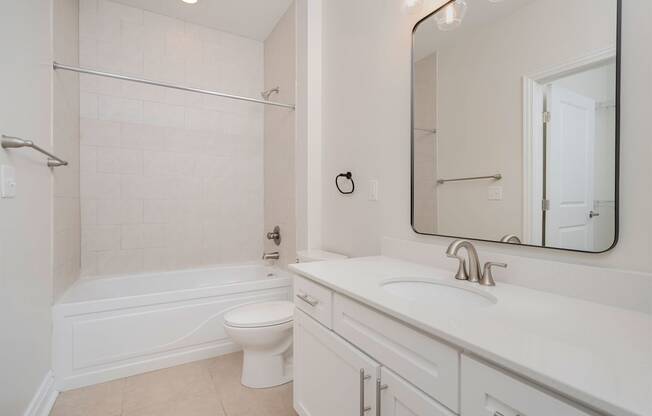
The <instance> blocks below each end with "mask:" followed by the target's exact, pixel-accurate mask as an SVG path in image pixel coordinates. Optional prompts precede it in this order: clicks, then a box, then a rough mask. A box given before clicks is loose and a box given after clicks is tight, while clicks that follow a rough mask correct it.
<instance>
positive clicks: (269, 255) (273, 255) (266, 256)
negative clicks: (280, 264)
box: [263, 251, 281, 260]
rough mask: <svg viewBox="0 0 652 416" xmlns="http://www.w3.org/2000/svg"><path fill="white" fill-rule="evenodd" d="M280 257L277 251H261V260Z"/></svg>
mask: <svg viewBox="0 0 652 416" xmlns="http://www.w3.org/2000/svg"><path fill="white" fill-rule="evenodd" d="M280 258H281V254H280V253H279V252H278V251H270V252H269V253H263V260H278V259H280Z"/></svg>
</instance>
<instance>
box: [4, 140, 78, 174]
mask: <svg viewBox="0 0 652 416" xmlns="http://www.w3.org/2000/svg"><path fill="white" fill-rule="evenodd" d="M0 145H1V146H2V148H3V149H18V148H20V147H31V148H32V149H34V150H36V151H37V152H41V153H43V154H44V155H46V156H47V157H48V166H49V167H51V168H56V167H59V166H68V162H66V161H65V160H63V159H60V158H58V157H56V156H55V155H53V154H52V153H50V152H48V151H46V150H44V149H42V148H40V147H39V146H37V145H35V144H34V142H33V141H31V140H23V139H21V138H20V137H13V136H6V135H4V134H3V135H2V141H1V142H0Z"/></svg>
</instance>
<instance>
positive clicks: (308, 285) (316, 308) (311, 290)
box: [294, 276, 333, 329]
mask: <svg viewBox="0 0 652 416" xmlns="http://www.w3.org/2000/svg"><path fill="white" fill-rule="evenodd" d="M294 304H295V305H296V307H297V308H299V309H301V310H302V311H304V312H305V313H307V314H308V315H310V316H312V317H313V318H315V319H316V320H317V321H319V322H321V323H322V324H323V325H325V326H326V327H328V328H331V329H332V328H333V292H332V291H331V290H330V289H327V288H325V287H324V286H321V285H319V284H317V283H315V282H313V281H311V280H308V279H306V278H304V277H301V276H296V277H295V279H294Z"/></svg>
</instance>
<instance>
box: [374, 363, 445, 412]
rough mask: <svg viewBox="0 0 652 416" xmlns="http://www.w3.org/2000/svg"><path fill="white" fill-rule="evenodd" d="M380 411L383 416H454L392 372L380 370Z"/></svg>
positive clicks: (384, 369) (382, 368)
mask: <svg viewBox="0 0 652 416" xmlns="http://www.w3.org/2000/svg"><path fill="white" fill-rule="evenodd" d="M380 373H381V376H380V388H378V389H377V390H378V394H379V397H380V411H379V412H378V414H380V415H382V416H454V413H452V412H451V411H450V410H448V409H447V408H445V407H444V406H442V405H441V404H439V403H438V402H436V401H435V400H433V399H432V398H431V397H429V396H428V395H426V394H425V393H423V392H422V391H421V390H419V389H417V388H416V387H414V386H412V385H411V384H410V383H408V382H407V381H405V380H404V379H402V378H401V377H399V376H398V375H397V374H395V373H394V372H392V371H391V370H389V369H387V368H385V367H381V369H380Z"/></svg>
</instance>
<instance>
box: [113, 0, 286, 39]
mask: <svg viewBox="0 0 652 416" xmlns="http://www.w3.org/2000/svg"><path fill="white" fill-rule="evenodd" d="M115 1H117V2H119V3H122V4H126V5H128V6H133V7H138V8H140V9H145V10H149V11H151V12H154V13H159V14H163V15H166V16H170V17H175V18H177V19H181V20H185V21H187V22H191V23H196V24H199V25H202V26H207V27H210V28H213V29H217V30H221V31H224V32H229V33H232V34H235V35H239V36H244V37H246V38H249V39H255V40H258V41H264V40H265V39H267V36H269V34H270V33H271V31H272V30H273V29H274V26H276V23H277V22H278V21H279V19H280V18H281V16H283V14H284V13H285V11H286V10H287V9H288V7H290V4H292V0H199V1H198V2H197V3H196V4H186V3H184V2H182V1H181V0H115Z"/></svg>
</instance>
